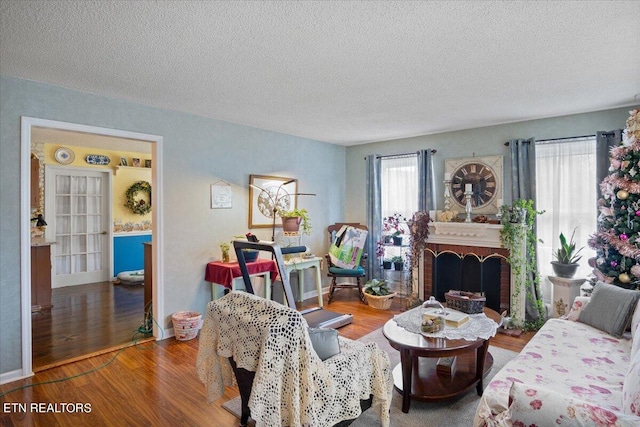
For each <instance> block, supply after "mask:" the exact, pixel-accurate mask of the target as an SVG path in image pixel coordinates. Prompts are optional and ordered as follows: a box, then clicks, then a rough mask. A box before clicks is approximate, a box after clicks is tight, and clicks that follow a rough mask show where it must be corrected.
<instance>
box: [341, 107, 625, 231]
mask: <svg viewBox="0 0 640 427" xmlns="http://www.w3.org/2000/svg"><path fill="white" fill-rule="evenodd" d="M636 108H637V107H636ZM631 109H633V107H627V108H618V109H613V110H605V111H599V112H595V113H585V114H575V115H571V116H562V117H555V118H550V119H540V120H529V121H526V122H519V123H511V124H506V125H499V126H488V127H483V128H476V129H467V130H462V131H456V132H446V133H440V134H436V135H424V136H417V137H414V138H406V139H398V140H394V141H385V142H376V143H371V144H363V145H358V146H353V147H348V148H347V164H348V165H349V167H348V168H347V189H346V194H348V195H349V197H348V198H347V200H346V206H347V220H348V221H354V222H362V223H364V222H365V221H366V211H365V206H366V205H365V202H366V200H365V192H364V191H363V189H364V187H365V161H364V160H363V159H364V157H365V156H366V155H368V154H379V155H389V154H400V153H411V152H416V151H417V150H420V149H423V148H433V149H436V150H437V153H436V155H435V164H434V169H435V176H436V183H437V190H436V193H437V201H436V203H437V208H438V209H443V206H444V197H443V194H444V185H443V183H442V181H443V180H444V161H445V159H448V158H456V157H472V156H473V155H474V153H475V155H476V156H490V155H502V156H504V170H505V176H504V197H503V199H504V203H506V204H508V203H511V178H510V175H509V174H510V172H509V168H510V163H509V149H508V147H506V146H505V145H504V143H505V142H506V141H509V140H510V139H514V138H532V137H534V138H535V139H537V140H542V139H551V138H565V137H572V136H581V135H595V133H596V132H597V131H608V130H612V129H624V127H625V124H626V121H627V118H628V117H629V110H631Z"/></svg>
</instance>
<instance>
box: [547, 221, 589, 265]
mask: <svg viewBox="0 0 640 427" xmlns="http://www.w3.org/2000/svg"><path fill="white" fill-rule="evenodd" d="M575 234H576V229H575V228H574V229H573V233H572V234H571V241H570V242H568V243H567V238H566V237H565V236H564V234H562V233H560V247H559V248H558V250H557V251H556V252H555V253H554V254H553V256H554V258H555V259H556V260H557V261H558V262H559V263H561V264H575V263H577V262H578V261H580V259H582V255H580V256H578V254H579V253H580V251H581V250H582V249H584V246H583V247H582V248H580V249H578V250H577V251H576V243H575V242H574V241H573V238H574V237H575Z"/></svg>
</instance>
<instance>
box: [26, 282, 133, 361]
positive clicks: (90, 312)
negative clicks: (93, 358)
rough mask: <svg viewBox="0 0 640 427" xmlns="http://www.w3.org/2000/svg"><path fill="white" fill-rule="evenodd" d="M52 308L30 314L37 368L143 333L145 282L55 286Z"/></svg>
mask: <svg viewBox="0 0 640 427" xmlns="http://www.w3.org/2000/svg"><path fill="white" fill-rule="evenodd" d="M51 302H52V304H53V307H52V308H50V309H47V310H42V311H38V312H34V313H32V314H31V322H32V344H33V367H34V370H35V371H39V370H42V369H48V368H50V367H52V366H56V365H59V364H61V363H66V362H67V361H69V360H76V359H78V358H82V357H84V356H86V355H95V354H97V353H100V352H104V351H109V350H112V349H113V348H116V347H120V346H122V345H123V344H127V343H131V342H134V341H135V340H139V339H141V338H144V337H145V335H143V334H139V333H136V332H137V329H138V328H139V327H140V326H141V325H142V323H143V321H144V286H142V285H135V286H126V285H117V286H114V285H113V283H111V282H99V283H90V284H86V285H78V286H66V287H62V288H55V289H53V290H52V297H51Z"/></svg>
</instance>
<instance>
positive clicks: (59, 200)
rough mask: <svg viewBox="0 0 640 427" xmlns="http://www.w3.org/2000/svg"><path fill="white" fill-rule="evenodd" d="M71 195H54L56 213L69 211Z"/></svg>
mask: <svg viewBox="0 0 640 427" xmlns="http://www.w3.org/2000/svg"><path fill="white" fill-rule="evenodd" d="M70 201H71V197H69V196H56V213H57V214H68V213H71V207H70V204H69V203H70Z"/></svg>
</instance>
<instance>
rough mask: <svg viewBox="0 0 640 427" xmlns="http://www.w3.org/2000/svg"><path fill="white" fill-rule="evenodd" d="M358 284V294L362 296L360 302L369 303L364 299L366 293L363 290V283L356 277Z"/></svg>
mask: <svg viewBox="0 0 640 427" xmlns="http://www.w3.org/2000/svg"><path fill="white" fill-rule="evenodd" d="M356 282H357V283H358V294H359V295H360V301H362V302H363V303H365V304H366V303H367V301H366V299H365V298H364V291H363V290H362V282H360V278H359V277H356Z"/></svg>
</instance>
